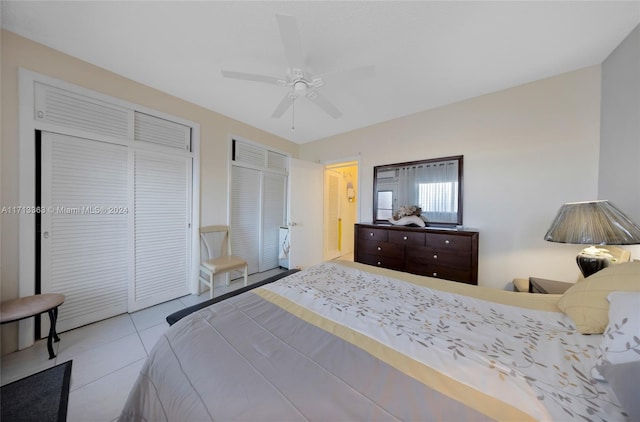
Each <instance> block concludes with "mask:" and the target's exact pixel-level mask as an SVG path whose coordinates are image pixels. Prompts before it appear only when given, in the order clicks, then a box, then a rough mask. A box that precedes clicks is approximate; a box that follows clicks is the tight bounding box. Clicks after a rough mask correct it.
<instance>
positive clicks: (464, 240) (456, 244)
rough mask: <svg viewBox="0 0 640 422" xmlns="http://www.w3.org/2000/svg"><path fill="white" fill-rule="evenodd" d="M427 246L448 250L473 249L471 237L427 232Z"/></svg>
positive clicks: (465, 250)
mask: <svg viewBox="0 0 640 422" xmlns="http://www.w3.org/2000/svg"><path fill="white" fill-rule="evenodd" d="M426 244H427V246H429V247H430V248H432V249H437V250H443V251H444V250H446V251H464V252H468V251H470V250H471V238H470V237H467V236H460V235H450V234H440V233H427V242H426Z"/></svg>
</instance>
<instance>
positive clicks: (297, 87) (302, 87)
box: [293, 81, 309, 97]
mask: <svg viewBox="0 0 640 422" xmlns="http://www.w3.org/2000/svg"><path fill="white" fill-rule="evenodd" d="M307 88H309V86H308V85H307V83H306V82H305V81H295V82H294V83H293V91H294V92H295V94H296V95H301V96H303V97H306V96H307Z"/></svg>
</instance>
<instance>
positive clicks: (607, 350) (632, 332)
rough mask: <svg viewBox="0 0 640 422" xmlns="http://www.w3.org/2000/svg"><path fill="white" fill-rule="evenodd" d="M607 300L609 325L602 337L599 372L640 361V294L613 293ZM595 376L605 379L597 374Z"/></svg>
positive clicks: (598, 364) (593, 373)
mask: <svg viewBox="0 0 640 422" xmlns="http://www.w3.org/2000/svg"><path fill="white" fill-rule="evenodd" d="M607 300H608V301H609V323H608V324H607V328H606V329H605V331H604V333H603V334H602V342H601V343H600V347H599V349H600V350H599V352H600V353H599V356H598V363H597V364H596V368H598V369H599V367H601V366H603V365H610V364H619V363H626V362H633V361H640V292H611V293H609V295H608V296H607ZM598 372H602V371H601V370H599V371H598ZM592 375H593V376H594V378H596V379H599V380H602V377H599V376H598V375H600V374H597V373H596V371H592Z"/></svg>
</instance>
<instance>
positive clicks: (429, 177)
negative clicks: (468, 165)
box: [394, 160, 458, 223]
mask: <svg viewBox="0 0 640 422" xmlns="http://www.w3.org/2000/svg"><path fill="white" fill-rule="evenodd" d="M398 182H399V184H398V201H397V205H398V206H402V205H405V206H411V205H418V206H420V208H422V215H423V216H425V217H426V218H427V220H428V221H438V222H451V223H455V222H456V221H457V219H458V161H457V160H453V161H444V162H437V163H428V164H420V165H415V166H406V167H402V168H400V169H399V174H398ZM394 211H395V209H394Z"/></svg>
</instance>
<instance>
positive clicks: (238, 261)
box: [201, 255, 247, 274]
mask: <svg viewBox="0 0 640 422" xmlns="http://www.w3.org/2000/svg"><path fill="white" fill-rule="evenodd" d="M201 265H202V266H203V267H205V268H207V269H208V270H209V271H211V272H212V273H214V274H215V273H218V272H224V271H228V270H233V269H235V268H242V267H245V266H246V265H247V261H245V260H244V259H242V258H239V257H237V256H233V255H231V256H222V257H220V258H213V259H209V260H206V261H203V262H202V264H201Z"/></svg>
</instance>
